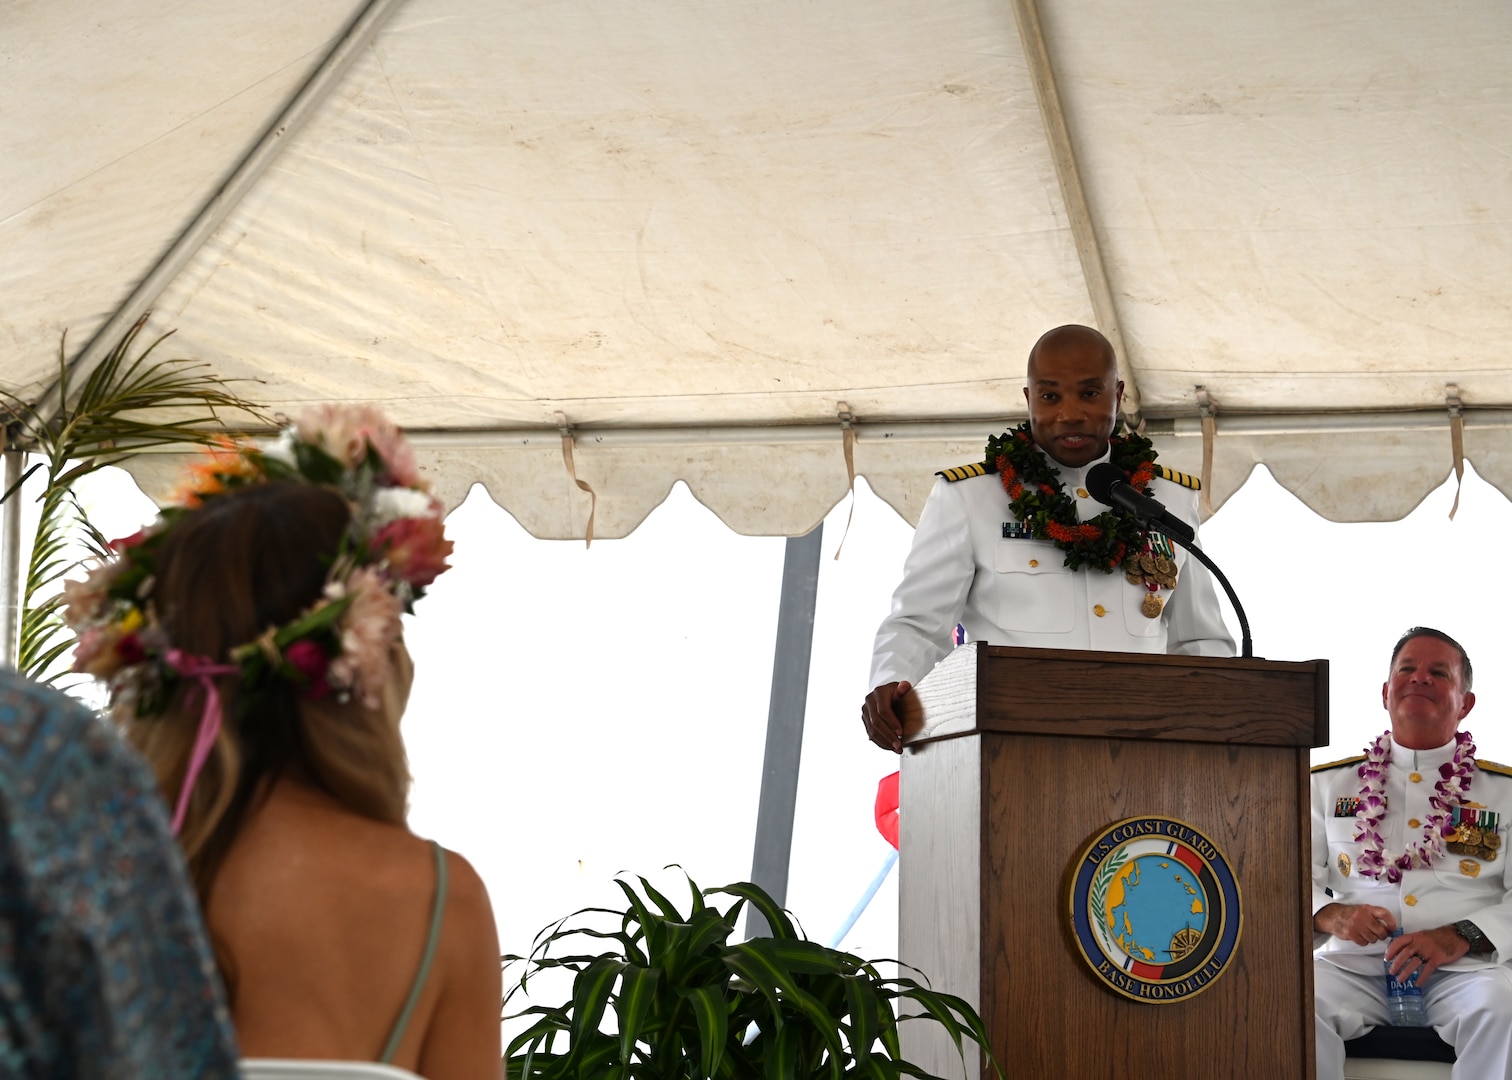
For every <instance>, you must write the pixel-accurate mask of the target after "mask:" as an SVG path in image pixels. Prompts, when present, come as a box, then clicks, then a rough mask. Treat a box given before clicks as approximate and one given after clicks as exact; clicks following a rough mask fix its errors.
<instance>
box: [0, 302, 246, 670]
mask: <svg viewBox="0 0 1512 1080" xmlns="http://www.w3.org/2000/svg"><path fill="white" fill-rule="evenodd" d="M147 319H148V316H147V315H143V316H142V317H141V318H140V319H138V320H137V321H136V323H135V324H133V325H132V327H131V328H130V329H129V330H127V331H126V333H125V334H123V335H122V337H121V340H120V341H118V342H117V343H116V345H115V346H114V347H113V348H112V349H111V350H110V352H109V353H108V354H106V356H105V357H104V359H102V360H101V361H100V363H99V364H98V365H96V366H95V368H94V369H93V370H91V371H90V372H89V373H88V374H87V375H86V376H85V377H84V379H83V382H82V384H80V385H78V386H77V387H75V386H73V385H72V384H73V380H72V378H71V373H70V371H69V369H68V359H67V349H66V345H67V338H66V337H65V338H63V339H62V340H60V342H59V345H58V391H59V400H60V401H61V403H62V404H61V406H60V408H59V410H58V412H57V414H56V415H52V416H47V415H44V414H43V413H42V411H41V410H40V408H39V407H38V406H37V405H36V404H35V403H33V402H28V401H23V400H21V399H19V398H17V397H16V396H15V395H12V394H9V393H6V392H5V391H3V390H0V420H5V421H6V427H7V428H8V429H9V432H10V437H11V445H13V446H17V447H21V448H24V449H25V450H26V452H27V453H28V454H29V455H35V457H36V458H37V459H38V460H37V461H36V462H35V463H34V464H32V465H31V466H30V467H29V468H27V469H26V470H25V471H24V473H23V476H22V480H21V482H20V483H17V484H14V485H12V486H11V488H10V489H9V490H7V491H6V492H5V493H4V494H3V495H0V502H4V501H6V500H8V499H11V498H16V497H18V496H19V494H20V492H21V491H22V490H23V487H24V485H25V483H26V481H27V480H30V479H32V478H33V477H36V476H37V475H38V474H39V473H41V474H42V480H43V484H42V491H41V493H40V494H39V496H38V499H37V501H38V503H39V504H40V509H39V513H38V516H37V524H36V528H35V530H34V532H33V538H32V547H31V557H30V560H29V561H28V565H27V568H26V576H25V581H24V584H23V587H22V595H21V598H20V599H21V629H20V634H19V640H18V647H17V656H16V666H17V668H18V669H19V670H21V671H22V672H23V673H25V674H27V675H29V676H31V677H33V678H35V679H39V680H42V681H48V682H50V681H54V680H56V679H57V678H58V677H59V676H60V675H61V674H62V672H61V671H59V670H58V668H59V664H60V661H61V660H62V658H63V654H64V653H65V652H66V651H67V648H68V644H69V643H68V640H67V637H66V629H67V628H66V627H65V626H64V624H63V620H62V618H61V614H60V613H59V611H58V610H57V608H58V598H57V596H56V592H57V589H58V587H59V584H60V582H61V581H62V579H63V578H64V577H65V576H67V575H68V574H69V573H71V572H73V571H74V570H75V569H77V568H78V566H79V565H80V563H81V561H83V560H84V559H86V558H88V557H90V556H95V557H99V556H102V555H104V554H105V552H106V547H107V541H106V538H105V536H104V535H103V534H102V533H101V532H100V530H99V529H98V528H96V527H95V526H94V525H93V524H92V523H91V522H90V520H89V515H88V514H87V513H86V511H85V508H84V506H83V504H82V503H81V502H80V501H79V498H78V496H77V495H76V493H75V485H76V484H77V483H78V482H79V481H80V480H82V479H83V478H84V477H86V476H89V475H91V474H92V473H95V472H98V471H99V470H100V469H103V468H105V467H106V466H110V465H119V464H121V463H123V462H125V461H127V460H129V459H130V458H132V457H134V456H135V455H137V454H140V453H142V452H144V451H149V450H155V449H159V448H162V447H167V446H181V445H210V444H213V443H214V442H215V441H217V440H218V439H219V438H221V437H222V435H223V432H224V431H225V420H226V419H227V418H228V417H230V416H241V417H246V418H249V419H250V420H252V421H253V422H255V423H257V424H260V425H261V424H266V423H268V417H267V415H266V413H265V411H264V410H263V409H262V407H261V406H258V405H256V404H254V403H252V402H250V401H248V400H246V399H245V398H243V397H241V396H240V395H239V394H237V393H236V392H235V391H234V390H233V389H232V388H231V385H230V383H229V382H228V381H227V380H224V379H222V378H220V377H219V376H217V375H216V374H214V372H213V371H212V370H211V369H210V368H209V366H208V365H207V364H203V363H199V362H196V361H192V360H186V359H177V358H175V359H161V358H157V357H155V356H154V355H153V354H154V352H155V350H156V349H157V348H158V346H160V345H161V344H162V343H163V342H164V341H165V340H167V338H168V337H169V336H170V335H171V333H172V331H169V332H168V333H165V334H161V335H159V336H158V337H156V338H155V339H153V340H152V341H150V342H148V344H147V345H146V346H145V347H144V348H142V349H140V350H138V351H135V352H133V349H134V347H135V345H136V343H137V341H138V339H139V337H140V336H141V334H142V331H143V329H144V328H145V327H146V325H147ZM3 414H9V415H8V418H7V417H5V416H4V415H3Z"/></svg>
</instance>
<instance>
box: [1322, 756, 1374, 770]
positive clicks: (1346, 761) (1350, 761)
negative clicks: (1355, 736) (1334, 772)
mask: <svg viewBox="0 0 1512 1080" xmlns="http://www.w3.org/2000/svg"><path fill="white" fill-rule="evenodd" d="M1364 760H1365V755H1364V754H1356V755H1355V756H1354V757H1347V758H1340V759H1339V760H1338V761H1325V762H1324V763H1323V764H1322V765H1314V766H1313V767H1312V771H1313V772H1327V771H1328V770H1329V769H1341V768H1343V767H1344V766H1345V765H1358V764H1359V763H1360V762H1362V761H1364Z"/></svg>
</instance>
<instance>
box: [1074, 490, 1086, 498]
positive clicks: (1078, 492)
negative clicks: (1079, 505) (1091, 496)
mask: <svg viewBox="0 0 1512 1080" xmlns="http://www.w3.org/2000/svg"><path fill="white" fill-rule="evenodd" d="M1076 497H1077V498H1078V499H1085V498H1086V497H1087V489H1086V488H1077V489H1076Z"/></svg>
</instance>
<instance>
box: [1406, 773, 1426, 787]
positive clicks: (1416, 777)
mask: <svg viewBox="0 0 1512 1080" xmlns="http://www.w3.org/2000/svg"><path fill="white" fill-rule="evenodd" d="M1407 779H1409V780H1411V781H1412V782H1413V783H1414V784H1421V783H1422V782H1423V774H1422V773H1420V772H1415V773H1412V774H1411V775H1409V776H1408V777H1407Z"/></svg>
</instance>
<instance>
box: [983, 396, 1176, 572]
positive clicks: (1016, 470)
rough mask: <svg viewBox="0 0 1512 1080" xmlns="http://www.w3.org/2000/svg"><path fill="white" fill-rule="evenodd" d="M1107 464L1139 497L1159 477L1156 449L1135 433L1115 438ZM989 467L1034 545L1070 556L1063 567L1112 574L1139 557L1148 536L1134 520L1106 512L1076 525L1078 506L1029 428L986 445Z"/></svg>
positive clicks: (1118, 512) (1025, 425)
mask: <svg viewBox="0 0 1512 1080" xmlns="http://www.w3.org/2000/svg"><path fill="white" fill-rule="evenodd" d="M1108 442H1109V444H1110V445H1111V447H1112V453H1111V455H1110V457H1109V460H1110V461H1112V462H1113V464H1114V465H1117V466H1118V467H1119V468H1120V469H1122V470H1123V471H1124V473H1125V474H1126V475H1127V476H1128V477H1129V483H1130V484H1131V485H1132V486H1133V487H1134V489H1135V490H1136V491H1141V492H1142V491H1144V490H1145V488H1146V487H1148V486H1149V483H1150V481H1151V480H1152V479H1154V477H1155V448H1154V446H1153V445H1151V443H1150V440H1149V439H1146V438H1144V437H1142V436H1140V435H1136V434H1134V433H1133V432H1126V433H1125V434H1123V435H1114V436H1113V437H1112V438H1111V439H1109V440H1108ZM987 463H988V464H989V465H991V466H995V467H996V469H997V473H998V478H999V479H1000V480H1002V482H1003V489H1004V490H1005V491H1007V492H1008V498H1009V499H1010V500H1012V504H1011V505H1012V509H1013V516H1014V517H1016V518H1018V520H1019V521H1020V522H1021V523H1022V524H1023V525H1024V526H1025V527H1026V528H1028V530H1029V532H1030V534H1031V535H1032V536H1033V537H1034V538H1035V539H1036V540H1048V541H1049V542H1051V543H1053V544H1054V545H1055V546H1056V547H1058V548H1060V549H1061V550H1062V551H1064V552H1065V553H1066V562H1065V565H1066V566H1068V567H1070V568H1071V569H1072V570H1077V569H1080V568H1081V567H1083V566H1090V567H1096V568H1097V569H1099V570H1101V571H1103V572H1104V573H1110V574H1111V573H1112V572H1113V571H1114V570H1117V569H1118V568H1119V566H1121V565H1122V564H1123V561H1124V556H1125V555H1126V554H1127V553H1128V552H1129V551H1131V550H1132V551H1135V552H1138V551H1141V550H1143V548H1144V544H1145V530H1144V529H1143V528H1141V527H1140V525H1139V523H1138V522H1137V521H1136V520H1135V519H1134V516H1133V515H1132V514H1128V513H1125V512H1124V511H1122V510H1105V511H1103V512H1102V513H1101V514H1098V515H1097V516H1096V517H1095V518H1092V519H1091V520H1089V521H1078V520H1077V517H1076V504H1075V502H1073V501H1072V499H1071V497H1070V496H1069V495H1067V494H1066V489H1065V486H1064V485H1063V484H1061V482H1060V477H1059V476H1058V475H1057V474H1056V472H1055V470H1054V468H1052V467H1051V465H1050V461H1049V459H1048V458H1046V456H1045V455H1044V454H1043V453H1042V452H1041V451H1040V449H1039V447H1037V446H1036V445H1035V444H1034V439H1033V437H1032V436H1031V435H1030V434H1029V424H1028V423H1027V422H1025V423H1023V424H1020V425H1019V426H1018V427H1016V428H1013V429H1011V430H1009V431H1005V432H1003V434H1001V435H994V436H992V437H991V438H989V439H988V440H987Z"/></svg>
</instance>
